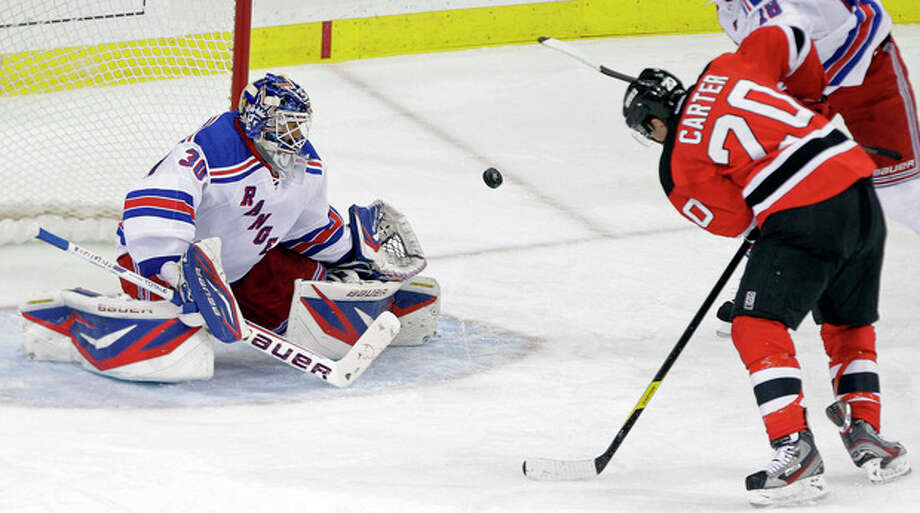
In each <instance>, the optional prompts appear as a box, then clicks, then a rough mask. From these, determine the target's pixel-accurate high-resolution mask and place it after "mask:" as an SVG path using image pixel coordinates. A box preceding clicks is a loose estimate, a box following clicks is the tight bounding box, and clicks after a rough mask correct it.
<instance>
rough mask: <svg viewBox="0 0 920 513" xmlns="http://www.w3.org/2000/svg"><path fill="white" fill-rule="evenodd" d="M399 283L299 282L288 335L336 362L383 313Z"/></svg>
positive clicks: (387, 307) (289, 318)
mask: <svg viewBox="0 0 920 513" xmlns="http://www.w3.org/2000/svg"><path fill="white" fill-rule="evenodd" d="M400 285H401V284H400V282H379V281H366V282H358V283H337V282H329V281H309V280H297V281H296V282H295V283H294V298H293V301H292V302H291V312H290V315H289V317H288V327H287V336H288V337H289V338H290V339H291V340H293V341H295V342H297V343H299V344H302V345H304V346H306V347H307V348H308V349H310V350H313V351H315V352H317V353H318V354H320V355H323V356H325V357H327V358H331V359H333V360H337V359H340V358H342V357H343V356H345V354H346V353H348V351H349V350H350V349H351V348H352V347H353V346H354V344H355V342H357V341H358V339H359V338H360V337H361V335H362V334H363V333H364V332H365V331H366V330H367V328H368V326H370V325H371V323H373V322H374V320H375V319H377V318H378V317H379V316H380V315H381V314H382V313H383V312H385V311H387V310H388V309H389V307H390V304H391V302H392V297H393V295H394V294H395V293H396V291H397V289H399V287H400Z"/></svg>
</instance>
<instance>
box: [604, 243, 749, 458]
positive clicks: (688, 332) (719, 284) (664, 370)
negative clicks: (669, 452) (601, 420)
mask: <svg viewBox="0 0 920 513" xmlns="http://www.w3.org/2000/svg"><path fill="white" fill-rule="evenodd" d="M750 246H751V243H750V242H748V241H747V240H745V241H744V243H743V244H741V247H739V248H738V251H736V252H735V256H733V257H732V259H731V261H730V262H729V263H728V266H726V267H725V270H724V271H722V276H719V279H718V281H716V284H715V286H713V287H712V290H711V291H710V292H709V295H708V296H706V300H705V301H703V304H702V305H700V308H699V310H697V312H696V315H694V316H693V319H692V320H691V321H690V324H689V325H688V326H687V329H685V330H684V333H683V335H681V336H680V339H679V340H678V341H677V344H675V345H674V348H673V349H671V353H670V354H668V357H667V358H666V359H665V361H664V363H663V364H661V367H660V368H659V369H658V372H657V373H656V374H655V377H654V379H652V382H651V383H650V384H649V386H648V387H647V388H646V389H645V392H644V393H643V394H642V397H641V398H640V399H639V402H638V403H637V404H636V407H635V408H633V411H632V413H631V414H630V415H629V418H628V419H626V422H625V423H623V427H621V428H620V431H619V432H618V433H617V436H616V437H614V439H613V442H611V443H610V447H608V448H607V450H606V451H604V453H603V454H601V455H600V456H598V457H597V458H594V468H596V469H597V473H598V474H600V473H601V472H603V470H604V467H606V466H607V463H609V462H610V458H612V457H613V454H614V453H615V452H617V449H619V448H620V444H622V443H623V440H624V439H625V438H626V435H627V434H629V430H631V429H632V427H633V424H635V423H636V420H638V419H639V415H641V414H642V411H643V410H645V406H646V405H647V404H648V403H649V401H651V400H652V396H654V395H655V392H656V391H657V390H658V387H659V386H660V385H661V382H662V381H663V380H664V377H665V376H667V374H668V371H669V370H671V366H673V365H674V362H675V361H676V360H677V357H678V356H680V353H681V351H683V350H684V347H685V346H686V345H687V342H689V341H690V337H692V336H693V332H695V331H696V328H697V326H699V324H700V322H701V321H702V320H703V317H704V316H705V315H706V313H707V312H708V311H709V308H710V307H712V304H713V303H714V302H715V300H716V297H718V295H719V294H720V293H721V292H722V289H723V288H724V287H725V284H726V283H727V282H728V280H729V278H731V276H732V274H733V273H734V272H735V269H736V268H737V267H738V264H739V263H740V262H741V259H742V258H744V254H745V253H746V252H747V250H748V248H749V247H750Z"/></svg>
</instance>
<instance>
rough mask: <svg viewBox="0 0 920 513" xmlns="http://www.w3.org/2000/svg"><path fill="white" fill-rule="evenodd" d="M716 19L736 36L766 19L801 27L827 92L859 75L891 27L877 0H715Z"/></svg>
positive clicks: (739, 37)
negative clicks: (813, 49) (815, 52)
mask: <svg viewBox="0 0 920 513" xmlns="http://www.w3.org/2000/svg"><path fill="white" fill-rule="evenodd" d="M717 4H718V6H719V23H720V24H721V25H722V29H723V30H724V31H725V33H726V34H728V36H729V37H730V38H731V39H732V40H733V41H734V42H735V44H741V41H742V40H743V39H744V38H746V37H747V36H748V34H750V33H751V32H753V31H754V30H756V29H757V28H759V27H761V26H764V25H777V24H782V25H790V26H795V27H799V28H801V29H803V30H804V31H805V32H806V33H807V34H808V35H809V36H810V37H811V38H812V40H814V42H815V47H816V48H817V50H818V57H819V58H820V59H821V63H822V64H823V65H824V69H825V72H826V73H827V84H828V86H827V88H826V89H825V94H830V93H831V92H833V91H834V90H835V89H837V88H838V87H844V86H855V85H859V84H861V83H862V81H863V77H865V75H866V70H868V69H869V63H870V62H871V60H872V55H873V52H874V51H875V48H876V47H878V46H879V44H881V43H882V41H884V40H885V38H886V37H888V35H889V34H890V33H891V26H892V21H891V16H890V15H889V14H888V13H887V12H886V11H885V8H884V7H882V4H881V2H879V1H877V0H717Z"/></svg>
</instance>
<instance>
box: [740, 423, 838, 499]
mask: <svg viewBox="0 0 920 513" xmlns="http://www.w3.org/2000/svg"><path fill="white" fill-rule="evenodd" d="M770 445H771V446H772V447H773V449H774V450H775V452H774V453H773V459H772V460H770V463H768V464H767V468H766V469H765V470H761V471H759V472H755V473H753V474H751V475H749V476H747V479H746V480H745V483H744V484H745V487H746V488H747V494H748V501H750V503H751V504H753V505H754V506H782V505H789V504H798V503H802V502H807V501H812V500H815V499H819V498H821V497H823V496H825V495H826V494H827V484H826V483H825V482H824V462H823V460H822V459H821V455H820V454H819V453H818V448H817V447H815V440H814V436H812V434H811V430H809V429H805V430H803V431H799V432H798V433H793V434H791V435H787V436H784V437H782V438H778V439H776V440H774V441H772V442H770Z"/></svg>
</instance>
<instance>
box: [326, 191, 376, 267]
mask: <svg viewBox="0 0 920 513" xmlns="http://www.w3.org/2000/svg"><path fill="white" fill-rule="evenodd" d="M380 209H381V205H379V204H377V203H372V204H371V205H369V206H367V207H360V206H358V205H352V206H351V207H349V208H348V229H349V231H350V232H351V244H352V249H351V252H350V253H349V256H348V257H347V259H346V260H345V261H344V262H339V263H338V264H337V265H336V266H335V267H336V268H338V269H341V270H352V271H354V272H355V273H357V274H358V276H359V277H360V278H362V279H366V280H376V279H379V278H380V273H378V272H377V270H378V269H379V268H380V265H381V263H382V260H383V255H381V254H380V243H379V242H378V241H377V237H376V235H375V234H376V231H377V220H378V219H379V215H380Z"/></svg>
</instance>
